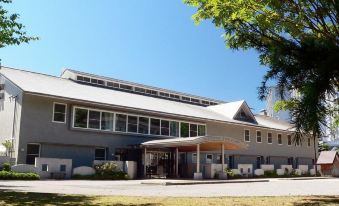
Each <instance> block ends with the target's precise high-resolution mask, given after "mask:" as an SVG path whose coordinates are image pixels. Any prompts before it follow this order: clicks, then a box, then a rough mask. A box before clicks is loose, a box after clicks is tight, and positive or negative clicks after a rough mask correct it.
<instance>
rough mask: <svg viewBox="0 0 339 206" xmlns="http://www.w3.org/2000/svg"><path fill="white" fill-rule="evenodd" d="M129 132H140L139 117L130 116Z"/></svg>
mask: <svg viewBox="0 0 339 206" xmlns="http://www.w3.org/2000/svg"><path fill="white" fill-rule="evenodd" d="M127 131H128V132H134V133H137V132H138V117H137V116H130V115H128V125H127Z"/></svg>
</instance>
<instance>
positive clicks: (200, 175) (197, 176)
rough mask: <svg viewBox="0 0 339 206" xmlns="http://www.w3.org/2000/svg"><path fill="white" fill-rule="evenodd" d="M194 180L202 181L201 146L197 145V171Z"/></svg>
mask: <svg viewBox="0 0 339 206" xmlns="http://www.w3.org/2000/svg"><path fill="white" fill-rule="evenodd" d="M194 179H202V174H201V172H200V144H197V169H196V172H195V173H194Z"/></svg>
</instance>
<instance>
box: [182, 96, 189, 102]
mask: <svg viewBox="0 0 339 206" xmlns="http://www.w3.org/2000/svg"><path fill="white" fill-rule="evenodd" d="M181 99H182V100H183V101H187V102H189V101H191V98H189V97H181Z"/></svg>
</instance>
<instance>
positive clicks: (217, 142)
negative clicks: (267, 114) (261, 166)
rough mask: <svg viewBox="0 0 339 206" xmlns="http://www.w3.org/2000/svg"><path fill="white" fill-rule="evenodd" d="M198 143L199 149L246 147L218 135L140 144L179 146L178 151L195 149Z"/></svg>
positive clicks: (146, 145)
mask: <svg viewBox="0 0 339 206" xmlns="http://www.w3.org/2000/svg"><path fill="white" fill-rule="evenodd" d="M198 144H200V150H201V151H213V150H220V149H221V145H222V144H224V149H226V150H238V149H246V148H247V144H245V143H243V142H241V141H239V140H237V139H233V138H230V137H218V136H200V137H188V138H175V139H163V140H152V141H147V142H144V143H142V144H141V145H142V146H143V147H146V148H171V147H175V148H179V150H180V151H195V150H196V146H197V145H198Z"/></svg>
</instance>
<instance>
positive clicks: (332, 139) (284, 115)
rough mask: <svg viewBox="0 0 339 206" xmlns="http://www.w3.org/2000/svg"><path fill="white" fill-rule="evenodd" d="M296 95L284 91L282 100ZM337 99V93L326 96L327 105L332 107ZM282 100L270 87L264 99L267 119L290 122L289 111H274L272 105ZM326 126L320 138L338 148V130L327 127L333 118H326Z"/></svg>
mask: <svg viewBox="0 0 339 206" xmlns="http://www.w3.org/2000/svg"><path fill="white" fill-rule="evenodd" d="M297 96H298V94H297V92H296V91H285V92H284V99H285V100H288V99H291V98H295V97H297ZM338 98H339V93H337V94H336V95H335V96H328V100H329V101H328V104H329V105H330V106H334V104H337V102H338ZM279 100H282V98H281V96H280V93H279V89H278V87H276V86H272V87H270V89H269V92H268V95H267V98H266V109H265V110H266V113H267V115H268V116H269V117H272V118H274V119H277V120H284V121H287V122H290V121H291V114H290V111H288V110H287V111H278V112H275V111H274V104H275V103H276V102H277V101H279ZM325 120H326V125H327V127H325V126H324V127H323V132H324V135H323V137H322V138H321V139H322V140H323V141H324V142H326V143H328V144H329V145H330V146H331V147H334V146H337V147H338V146H339V128H329V127H328V126H330V125H332V124H333V121H334V118H333V117H332V116H327V117H326V119H325Z"/></svg>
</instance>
